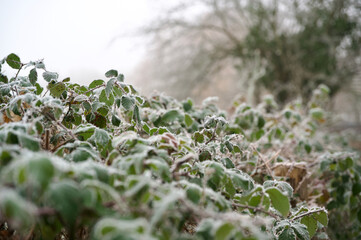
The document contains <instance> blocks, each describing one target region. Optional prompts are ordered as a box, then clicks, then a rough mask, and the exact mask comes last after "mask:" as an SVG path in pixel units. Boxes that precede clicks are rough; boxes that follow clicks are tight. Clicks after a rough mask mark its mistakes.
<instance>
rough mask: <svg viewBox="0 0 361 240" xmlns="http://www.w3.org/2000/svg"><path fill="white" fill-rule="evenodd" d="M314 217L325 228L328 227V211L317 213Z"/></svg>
mask: <svg viewBox="0 0 361 240" xmlns="http://www.w3.org/2000/svg"><path fill="white" fill-rule="evenodd" d="M312 216H314V217H315V218H316V219H317V221H319V222H320V223H321V224H322V225H323V226H325V227H326V226H327V224H328V217H327V213H326V211H323V212H319V213H315V214H313V215H312Z"/></svg>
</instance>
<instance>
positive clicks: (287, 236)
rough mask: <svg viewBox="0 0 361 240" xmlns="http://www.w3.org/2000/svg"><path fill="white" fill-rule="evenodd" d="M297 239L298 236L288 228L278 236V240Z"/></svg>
mask: <svg viewBox="0 0 361 240" xmlns="http://www.w3.org/2000/svg"><path fill="white" fill-rule="evenodd" d="M295 239H296V235H295V232H294V230H293V229H292V228H286V229H285V230H283V231H282V232H281V234H280V235H279V236H278V240H295Z"/></svg>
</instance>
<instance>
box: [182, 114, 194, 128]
mask: <svg viewBox="0 0 361 240" xmlns="http://www.w3.org/2000/svg"><path fill="white" fill-rule="evenodd" d="M184 122H185V123H186V125H187V127H190V126H191V125H192V124H193V119H192V117H191V116H190V115H189V114H185V115H184Z"/></svg>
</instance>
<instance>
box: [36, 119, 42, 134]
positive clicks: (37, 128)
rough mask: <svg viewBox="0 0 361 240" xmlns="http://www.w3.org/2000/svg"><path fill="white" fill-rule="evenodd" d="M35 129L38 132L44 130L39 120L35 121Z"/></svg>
mask: <svg viewBox="0 0 361 240" xmlns="http://www.w3.org/2000/svg"><path fill="white" fill-rule="evenodd" d="M35 129H36V132H37V133H38V134H42V133H43V131H44V127H43V124H42V123H41V122H40V121H36V122H35Z"/></svg>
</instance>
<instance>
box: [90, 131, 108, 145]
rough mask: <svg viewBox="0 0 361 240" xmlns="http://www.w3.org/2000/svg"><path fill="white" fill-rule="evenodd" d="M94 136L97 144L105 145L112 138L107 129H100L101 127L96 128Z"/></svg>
mask: <svg viewBox="0 0 361 240" xmlns="http://www.w3.org/2000/svg"><path fill="white" fill-rule="evenodd" d="M93 137H94V140H95V142H96V143H97V144H99V145H103V146H104V145H107V144H108V142H109V140H110V137H109V134H108V133H107V131H105V130H103V129H99V128H96V129H95V132H94V135H93Z"/></svg>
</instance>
